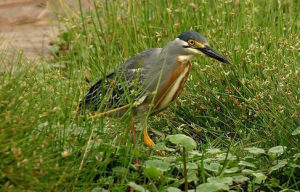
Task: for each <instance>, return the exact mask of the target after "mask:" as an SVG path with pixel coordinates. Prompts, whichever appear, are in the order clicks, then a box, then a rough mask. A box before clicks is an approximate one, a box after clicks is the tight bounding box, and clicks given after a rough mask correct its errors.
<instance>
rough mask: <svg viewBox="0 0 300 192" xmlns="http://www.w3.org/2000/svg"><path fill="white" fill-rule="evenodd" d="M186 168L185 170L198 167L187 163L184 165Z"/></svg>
mask: <svg viewBox="0 0 300 192" xmlns="http://www.w3.org/2000/svg"><path fill="white" fill-rule="evenodd" d="M186 168H187V169H198V166H197V164H196V163H190V162H188V163H187V164H186Z"/></svg>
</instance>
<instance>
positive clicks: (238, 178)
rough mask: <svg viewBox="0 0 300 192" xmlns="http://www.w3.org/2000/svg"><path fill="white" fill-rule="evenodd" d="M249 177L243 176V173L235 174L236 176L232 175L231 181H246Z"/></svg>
mask: <svg viewBox="0 0 300 192" xmlns="http://www.w3.org/2000/svg"><path fill="white" fill-rule="evenodd" d="M248 180H249V178H248V177H245V176H243V175H237V176H233V181H234V182H235V183H244V182H246V181H248Z"/></svg>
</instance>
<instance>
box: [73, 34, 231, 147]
mask: <svg viewBox="0 0 300 192" xmlns="http://www.w3.org/2000/svg"><path fill="white" fill-rule="evenodd" d="M203 55H205V56H208V57H211V58H213V59H216V60H218V61H220V62H222V63H225V64H231V62H230V61H229V60H228V59H226V58H225V57H224V56H223V55H221V54H220V53H218V52H217V51H215V50H214V49H213V48H212V47H211V46H210V45H209V44H208V42H207V40H206V38H205V37H204V36H202V35H200V34H199V33H198V32H196V31H185V32H183V33H182V34H180V35H179V36H178V37H176V38H175V39H174V40H172V41H171V42H169V43H167V44H166V45H165V46H164V47H163V48H151V49H147V50H145V51H143V52H141V53H138V54H137V55H135V56H133V57H131V58H129V59H127V60H126V61H125V62H124V63H123V64H121V65H119V66H118V67H116V69H115V70H113V71H111V72H109V73H108V74H106V76H105V77H104V78H101V79H100V80H99V81H97V82H96V83H95V84H94V85H93V86H91V87H90V88H89V90H88V91H87V93H86V95H85V96H84V98H83V99H82V100H81V101H80V102H79V105H78V108H79V110H80V111H85V110H90V111H97V110H99V109H103V108H105V109H108V110H109V111H110V112H113V116H115V117H121V116H123V115H124V114H125V113H126V112H128V109H129V108H130V111H131V114H132V117H138V119H142V122H144V123H143V126H144V128H143V138H144V143H145V144H146V146H148V147H149V148H151V149H152V148H153V146H154V144H155V143H154V142H153V140H152V139H151V138H150V136H149V134H148V125H147V119H148V117H149V116H151V115H155V114H158V113H159V112H161V111H163V110H164V109H166V108H167V107H168V106H169V105H170V104H171V103H172V102H173V101H174V100H175V99H176V98H178V96H179V95H180V94H181V92H182V90H183V87H184V85H185V83H186V81H187V79H188V76H189V74H190V71H191V68H192V59H193V58H194V57H196V56H203ZM110 112H109V113H110ZM104 114H107V113H106V112H104V113H100V115H104ZM95 116H97V115H95ZM131 119H132V121H134V120H133V118H131ZM133 127H134V126H133ZM133 130H134V129H133ZM133 143H134V145H135V143H136V139H135V132H134V135H133Z"/></svg>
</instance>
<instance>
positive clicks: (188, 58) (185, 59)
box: [177, 55, 194, 63]
mask: <svg viewBox="0 0 300 192" xmlns="http://www.w3.org/2000/svg"><path fill="white" fill-rule="evenodd" d="M193 58H194V55H179V56H178V57H177V60H178V61H180V62H184V63H185V62H189V61H191V60H192V59H193Z"/></svg>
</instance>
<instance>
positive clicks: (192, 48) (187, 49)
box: [174, 31, 230, 64]
mask: <svg viewBox="0 0 300 192" xmlns="http://www.w3.org/2000/svg"><path fill="white" fill-rule="evenodd" d="M174 41H175V43H176V46H177V47H178V49H179V54H180V56H179V57H180V58H182V59H189V58H191V57H193V56H196V55H206V56H208V57H211V58H214V59H216V60H218V61H221V62H222V63H226V64H230V61H229V60H228V59H226V58H225V57H224V56H223V55H221V54H220V53H218V52H217V51H215V50H214V49H212V48H211V47H210V46H209V44H208V43H207V41H206V39H205V37H203V36H202V35H200V34H199V33H197V32H195V31H186V32H184V33H182V34H181V35H179V36H178V37H177V38H176V39H175V40H174Z"/></svg>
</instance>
